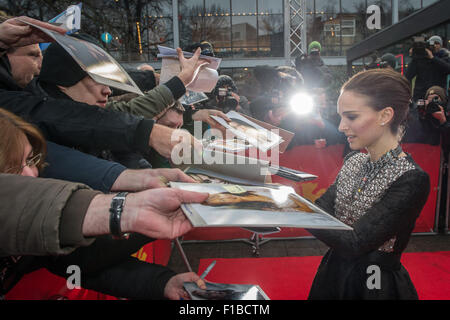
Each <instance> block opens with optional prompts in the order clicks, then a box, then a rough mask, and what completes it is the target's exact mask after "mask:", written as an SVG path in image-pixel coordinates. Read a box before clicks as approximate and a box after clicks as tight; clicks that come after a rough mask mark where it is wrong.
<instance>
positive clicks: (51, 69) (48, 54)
mask: <svg viewBox="0 0 450 320" xmlns="http://www.w3.org/2000/svg"><path fill="white" fill-rule="evenodd" d="M71 36H72V37H74V38H77V39H80V40H84V41H88V42H91V43H93V44H95V45H97V46H101V44H100V43H99V42H98V41H97V40H96V39H95V38H94V37H92V36H90V35H88V34H84V33H76V34H72V35H71ZM87 75H88V74H87V73H86V72H85V71H84V70H83V69H82V68H81V67H80V65H79V64H78V63H77V62H76V61H75V60H74V59H73V58H72V56H71V55H70V54H69V53H68V52H67V51H66V50H65V49H64V48H63V47H62V46H61V45H59V44H58V43H57V42H54V43H52V44H51V45H50V46H49V47H48V48H47V49H46V50H45V52H44V55H43V59H42V67H41V72H40V74H39V80H40V81H41V82H46V83H50V84H55V85H60V86H63V87H71V86H73V85H75V84H76V83H77V82H79V81H81V80H82V79H83V78H84V77H86V76H87Z"/></svg>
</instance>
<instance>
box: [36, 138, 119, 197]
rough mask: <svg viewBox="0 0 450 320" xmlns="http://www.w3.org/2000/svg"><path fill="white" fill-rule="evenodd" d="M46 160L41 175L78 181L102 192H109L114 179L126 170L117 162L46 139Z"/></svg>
mask: <svg viewBox="0 0 450 320" xmlns="http://www.w3.org/2000/svg"><path fill="white" fill-rule="evenodd" d="M46 162H47V163H48V166H47V167H46V168H45V169H44V170H43V172H42V173H41V177H43V178H52V179H60V180H66V181H72V182H80V183H83V184H86V185H88V186H89V187H91V188H92V189H94V190H99V191H102V192H110V190H111V187H112V186H113V184H114V182H115V181H116V179H117V178H118V177H119V175H120V174H121V173H122V172H123V171H125V170H126V167H124V166H122V165H121V164H119V163H116V162H112V161H107V160H103V159H99V158H97V157H94V156H91V155H88V154H85V153H82V152H80V151H77V150H74V149H72V148H67V147H64V146H60V145H57V144H55V143H52V142H50V141H47V159H46Z"/></svg>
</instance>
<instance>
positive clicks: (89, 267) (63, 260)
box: [45, 233, 154, 275]
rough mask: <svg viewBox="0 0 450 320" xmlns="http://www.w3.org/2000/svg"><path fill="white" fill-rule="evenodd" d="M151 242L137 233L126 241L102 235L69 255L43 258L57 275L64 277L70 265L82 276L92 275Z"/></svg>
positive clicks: (122, 259)
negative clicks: (78, 269)
mask: <svg viewBox="0 0 450 320" xmlns="http://www.w3.org/2000/svg"><path fill="white" fill-rule="evenodd" d="M152 241H154V239H151V238H148V237H146V236H144V235H141V234H137V233H133V234H131V235H130V237H129V238H128V239H126V240H115V239H113V238H112V237H111V235H103V236H99V237H96V240H95V242H94V243H93V244H91V245H90V246H87V247H80V248H78V249H77V250H75V251H74V252H72V253H71V254H69V255H59V256H54V257H45V261H46V262H45V264H46V267H47V268H48V269H49V270H51V271H52V272H54V273H57V274H63V275H64V274H65V273H66V270H67V267H68V266H70V265H77V266H79V267H80V270H81V272H82V273H83V274H86V275H87V274H94V273H97V272H101V271H103V270H104V269H106V268H108V267H109V266H111V265H115V264H117V263H120V262H122V261H124V260H126V259H128V258H129V257H130V256H131V255H132V254H133V253H136V252H137V251H139V249H140V248H142V246H144V245H146V244H147V243H150V242H152Z"/></svg>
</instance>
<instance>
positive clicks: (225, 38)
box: [201, 14, 231, 57]
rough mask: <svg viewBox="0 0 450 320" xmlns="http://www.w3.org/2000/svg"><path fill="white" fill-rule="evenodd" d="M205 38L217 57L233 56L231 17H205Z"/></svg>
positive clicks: (203, 34)
mask: <svg viewBox="0 0 450 320" xmlns="http://www.w3.org/2000/svg"><path fill="white" fill-rule="evenodd" d="M202 36H203V38H202V39H201V40H206V41H209V42H210V43H211V44H212V46H213V48H214V53H215V55H216V56H217V57H227V56H229V55H231V17H230V16H225V14H224V15H223V16H222V15H218V16H213V17H205V19H204V26H203V33H202Z"/></svg>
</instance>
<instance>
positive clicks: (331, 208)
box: [309, 69, 430, 299]
mask: <svg viewBox="0 0 450 320" xmlns="http://www.w3.org/2000/svg"><path fill="white" fill-rule="evenodd" d="M410 98H411V87H410V84H409V82H408V80H406V78H404V77H403V76H402V75H401V74H399V73H397V72H395V71H393V70H388V69H374V70H368V71H363V72H360V73H358V74H356V75H354V76H353V77H352V78H351V79H350V80H349V81H347V83H345V84H344V85H343V87H342V89H341V95H340V97H339V99H338V113H339V115H340V116H341V122H340V125H339V130H340V131H341V132H343V133H344V134H345V135H346V137H347V141H348V143H349V145H350V148H351V149H352V150H358V151H354V152H352V153H350V154H348V155H347V157H346V158H345V160H344V165H343V167H342V169H341V170H340V172H339V174H338V176H337V177H336V180H335V182H334V183H333V184H332V185H331V186H330V188H329V189H328V190H327V191H326V192H325V194H324V195H323V196H322V197H321V198H319V199H318V200H317V201H316V204H318V205H319V206H320V207H322V208H323V209H325V210H326V211H327V212H329V213H331V214H332V215H334V216H335V217H336V218H338V219H339V220H340V221H343V222H344V223H346V224H348V225H349V226H351V227H353V230H352V231H336V230H309V231H310V232H311V233H312V234H313V235H314V236H315V237H317V238H318V239H319V240H321V241H322V242H324V243H325V244H327V245H328V246H329V247H330V249H329V250H328V252H327V253H326V255H325V256H324V258H323V259H322V262H321V264H320V266H319V268H318V270H317V274H316V276H315V279H314V282H313V284H312V287H311V290H310V293H309V299H418V296H417V292H416V290H415V288H414V285H413V284H412V281H411V279H410V277H409V274H408V272H407V271H406V269H405V268H404V267H403V266H402V264H401V263H400V258H401V254H402V252H403V250H404V249H405V247H406V246H407V244H408V241H409V238H410V235H411V232H412V230H413V229H414V225H415V222H416V219H417V218H418V216H419V214H420V212H421V210H422V208H423V206H424V205H425V202H426V200H427V198H428V194H429V191H430V182H429V177H428V175H427V174H426V173H425V172H424V171H423V170H422V169H421V168H420V167H419V166H418V165H417V164H416V163H415V162H414V160H413V159H412V158H411V156H410V155H408V154H406V153H404V152H403V151H402V149H401V146H400V140H401V137H402V136H403V132H404V124H405V121H406V117H407V114H408V108H409V102H410ZM362 149H365V150H366V151H367V153H362V152H359V150H362Z"/></svg>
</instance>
